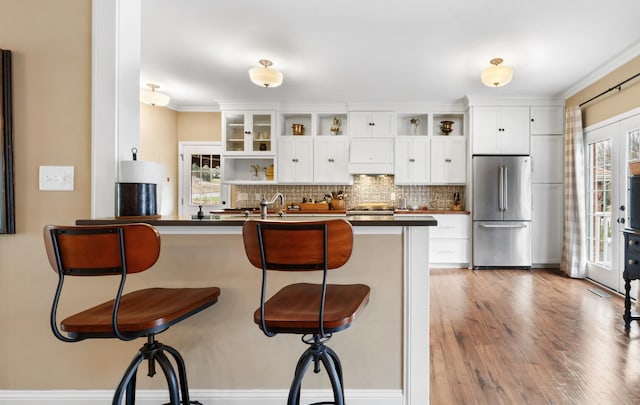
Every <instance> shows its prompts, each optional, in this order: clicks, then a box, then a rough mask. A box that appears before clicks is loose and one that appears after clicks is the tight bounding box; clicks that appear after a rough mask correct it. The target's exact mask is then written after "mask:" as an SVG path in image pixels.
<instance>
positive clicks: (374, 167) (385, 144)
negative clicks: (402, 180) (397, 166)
mask: <svg viewBox="0 0 640 405" xmlns="http://www.w3.org/2000/svg"><path fill="white" fill-rule="evenodd" d="M349 173H352V174H392V173H393V138H356V139H351V141H350V144H349Z"/></svg>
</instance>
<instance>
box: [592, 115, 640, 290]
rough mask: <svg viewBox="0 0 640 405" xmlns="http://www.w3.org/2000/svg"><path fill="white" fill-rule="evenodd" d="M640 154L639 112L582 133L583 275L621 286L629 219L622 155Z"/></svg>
mask: <svg viewBox="0 0 640 405" xmlns="http://www.w3.org/2000/svg"><path fill="white" fill-rule="evenodd" d="M638 158H640V115H639V114H636V115H632V116H629V117H627V118H624V119H621V120H617V121H614V122H611V123H609V124H607V125H604V126H601V127H598V128H596V129H593V130H588V131H587V132H586V134H585V166H586V182H587V183H586V189H587V196H586V203H587V204H586V208H587V210H586V211H587V212H586V214H587V228H586V229H587V252H588V253H587V254H588V256H587V267H588V275H589V278H590V279H592V280H594V281H596V282H598V283H600V284H603V285H605V286H607V287H609V288H611V289H613V290H616V291H623V283H622V272H623V270H624V236H623V233H622V231H623V230H624V228H625V227H626V226H627V224H628V223H629V217H628V212H629V210H628V208H627V207H628V205H629V191H628V190H629V172H628V161H629V160H631V159H638Z"/></svg>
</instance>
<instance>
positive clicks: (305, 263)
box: [243, 219, 370, 405]
mask: <svg viewBox="0 0 640 405" xmlns="http://www.w3.org/2000/svg"><path fill="white" fill-rule="evenodd" d="M243 239H244V247H245V251H246V254H247V257H248V258H249V261H250V262H251V264H253V265H254V266H255V267H257V268H260V269H262V291H261V294H260V308H258V309H257V310H256V311H255V313H254V315H253V320H254V322H255V323H256V324H257V325H258V326H259V327H260V329H261V330H262V331H263V332H264V334H265V335H267V336H269V337H271V336H275V335H276V334H278V333H292V334H300V335H303V336H302V341H303V342H304V343H306V344H307V345H309V348H308V349H307V350H306V351H305V352H304V353H303V354H302V356H300V359H299V360H298V364H297V366H296V369H295V373H294V378H293V382H292V383H291V388H290V389H289V398H288V401H287V404H288V405H298V404H299V403H300V387H301V385H302V379H303V377H304V374H305V372H306V371H307V368H308V367H309V366H310V365H311V363H312V362H313V364H314V367H313V371H314V373H319V372H320V371H321V369H320V364H322V365H323V366H324V368H325V370H326V372H327V374H328V376H329V380H330V381H331V387H332V390H333V399H334V401H333V402H318V403H316V404H336V405H344V386H343V378H342V365H341V364H340V359H339V358H338V355H337V354H336V353H335V352H334V351H333V350H331V348H329V347H328V346H326V345H325V342H327V341H328V340H329V339H330V338H331V336H332V335H333V333H334V332H338V331H341V330H343V329H346V328H348V327H349V326H351V323H352V322H353V320H354V318H355V316H356V314H357V313H358V312H359V311H360V310H361V309H362V308H364V307H365V306H366V305H367V303H368V302H369V291H370V289H369V287H368V286H366V285H363V284H351V285H338V284H327V272H328V270H333V269H337V268H339V267H341V266H343V265H344V264H345V263H346V262H347V261H348V260H349V258H350V257H351V251H352V249H353V231H352V228H351V224H349V223H348V222H347V221H345V220H342V219H334V220H326V221H317V222H273V221H257V220H251V221H247V222H246V223H245V224H244V226H243ZM268 270H279V271H322V283H321V284H309V283H297V284H290V285H288V286H286V287H284V288H282V289H281V290H280V291H278V292H277V293H276V294H275V295H273V296H272V297H271V298H269V299H268V300H266V301H265V299H266V297H265V295H266V287H267V271H268Z"/></svg>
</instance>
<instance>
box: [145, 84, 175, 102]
mask: <svg viewBox="0 0 640 405" xmlns="http://www.w3.org/2000/svg"><path fill="white" fill-rule="evenodd" d="M147 86H149V87H150V88H151V90H147V89H144V90H140V102H142V103H145V104H151V105H152V106H154V107H156V106H157V107H164V106H165V105H168V104H169V101H170V98H169V96H167V95H166V94H163V93H158V92H157V91H156V89H157V88H159V87H160V86H158V85H157V84H153V83H148V84H147Z"/></svg>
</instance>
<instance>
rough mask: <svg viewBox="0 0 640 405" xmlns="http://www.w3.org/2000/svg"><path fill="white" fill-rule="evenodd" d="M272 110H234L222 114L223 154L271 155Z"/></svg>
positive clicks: (273, 115)
mask: <svg viewBox="0 0 640 405" xmlns="http://www.w3.org/2000/svg"><path fill="white" fill-rule="evenodd" d="M274 117H275V114H274V113H273V112H269V111H265V112H242V111H240V112H234V111H228V112H224V113H223V114H222V121H223V122H222V140H223V143H224V152H223V153H224V154H227V155H229V154H256V155H273V154H275V150H274V148H273V144H272V142H273V134H274V130H273V129H274V128H273V127H274Z"/></svg>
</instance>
